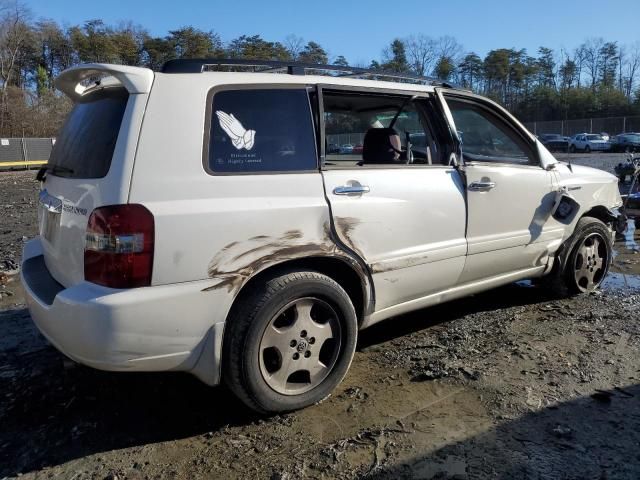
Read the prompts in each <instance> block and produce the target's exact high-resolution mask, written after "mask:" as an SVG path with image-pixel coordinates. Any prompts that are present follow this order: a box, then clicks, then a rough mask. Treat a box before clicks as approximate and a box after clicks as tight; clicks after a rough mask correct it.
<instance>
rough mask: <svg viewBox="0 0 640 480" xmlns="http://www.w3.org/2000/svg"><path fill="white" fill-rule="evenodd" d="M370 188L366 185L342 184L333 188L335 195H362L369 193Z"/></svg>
mask: <svg viewBox="0 0 640 480" xmlns="http://www.w3.org/2000/svg"><path fill="white" fill-rule="evenodd" d="M369 191H370V189H369V187H367V186H366V185H342V186H341V187H336V188H334V189H333V194H334V195H362V194H363V193H369Z"/></svg>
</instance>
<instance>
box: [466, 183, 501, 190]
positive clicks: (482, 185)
mask: <svg viewBox="0 0 640 480" xmlns="http://www.w3.org/2000/svg"><path fill="white" fill-rule="evenodd" d="M495 186H496V184H495V182H472V183H471V184H470V185H469V187H468V189H469V190H470V191H472V192H488V191H489V190H491V189H492V188H495Z"/></svg>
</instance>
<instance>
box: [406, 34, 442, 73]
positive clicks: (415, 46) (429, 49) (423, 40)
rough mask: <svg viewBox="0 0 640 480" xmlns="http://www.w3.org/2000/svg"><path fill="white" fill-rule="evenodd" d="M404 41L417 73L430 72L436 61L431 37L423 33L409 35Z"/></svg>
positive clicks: (410, 61) (410, 60)
mask: <svg viewBox="0 0 640 480" xmlns="http://www.w3.org/2000/svg"><path fill="white" fill-rule="evenodd" d="M404 43H405V46H406V49H407V57H409V58H408V59H409V63H410V64H411V67H412V68H413V70H414V71H415V72H416V73H417V74H418V75H425V74H427V73H430V72H431V71H432V70H433V67H434V66H435V64H436V61H437V57H436V55H435V47H434V41H433V39H432V38H431V37H428V36H427V35H423V34H419V35H411V36H410V37H408V38H407V39H406V40H405V42H404Z"/></svg>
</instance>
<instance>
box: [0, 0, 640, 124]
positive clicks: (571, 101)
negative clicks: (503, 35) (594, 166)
mask: <svg viewBox="0 0 640 480" xmlns="http://www.w3.org/2000/svg"><path fill="white" fill-rule="evenodd" d="M212 27H215V25H212ZM471 47H472V46H471ZM201 57H210V58H213V57H218V58H220V57H224V58H238V59H260V60H282V61H299V62H307V63H317V64H328V63H330V64H335V65H342V66H347V65H350V63H349V61H348V59H346V58H345V57H344V56H342V55H340V52H328V51H326V50H325V49H324V48H323V47H322V45H320V44H319V43H318V42H315V41H313V40H308V39H303V38H302V37H300V36H298V35H296V34H295V33H289V32H283V37H282V38H281V39H275V40H274V39H264V38H262V37H261V36H260V35H255V34H254V35H250V34H247V35H241V36H239V37H237V38H234V39H230V40H225V39H222V38H221V37H220V35H219V34H217V33H216V31H215V29H213V28H212V30H208V31H204V30H201V29H198V28H194V27H193V26H182V27H179V28H176V29H175V30H171V31H169V32H167V33H166V35H164V36H154V35H151V34H150V33H149V30H147V29H146V28H145V27H143V26H139V25H137V24H136V23H135V22H134V21H128V22H122V23H120V24H118V25H107V24H105V23H104V22H103V21H102V20H100V19H89V20H87V21H86V22H84V23H83V24H82V25H71V26H68V25H61V24H60V23H57V22H55V21H53V20H48V19H42V18H39V17H38V16H37V14H36V13H34V12H32V11H30V9H29V8H28V6H27V5H26V4H23V3H19V2H18V3H16V2H15V1H9V0H4V1H1V0H0V135H1V136H4V137H20V136H28V137H46V136H54V135H55V134H56V132H57V131H58V129H59V128H60V126H61V123H62V121H63V120H64V116H65V114H66V113H67V112H68V111H69V109H70V108H71V105H70V103H69V101H68V100H67V99H66V98H65V97H64V96H62V95H61V94H60V93H59V92H57V91H56V90H55V86H54V79H55V78H56V76H57V75H58V74H59V73H60V72H62V71H63V70H65V69H66V68H69V67H71V66H73V65H77V64H80V63H87V62H103V63H118V64H124V65H137V66H144V67H148V68H152V69H154V70H158V69H160V67H161V66H162V64H163V63H164V62H165V61H167V60H170V59H175V58H201ZM351 66H354V67H367V68H372V69H378V70H385V71H393V72H411V73H415V74H419V75H427V76H433V77H436V78H438V79H440V80H443V81H446V82H450V83H452V84H457V85H459V86H461V87H464V88H467V89H471V90H473V91H475V92H477V93H480V94H483V95H487V96H489V97H491V98H493V99H494V100H496V101H498V102H499V103H501V104H502V105H504V106H505V107H507V108H508V109H509V110H510V111H511V112H512V113H514V114H515V115H516V116H517V117H518V118H520V120H522V121H544V120H567V119H575V118H587V117H607V116H622V115H640V41H638V42H636V43H635V44H631V45H623V44H619V43H618V42H617V41H615V40H611V39H609V40H607V39H603V38H600V37H589V38H586V39H585V40H584V41H582V43H580V44H579V45H578V46H576V47H575V48H573V49H572V50H565V49H564V48H562V49H560V48H556V49H554V48H551V47H549V46H541V47H539V48H538V50H537V51H536V52H532V53H529V52H527V50H525V49H518V48H514V47H509V48H496V49H493V50H491V51H489V52H488V53H486V55H484V57H482V56H481V55H479V54H477V53H475V52H474V51H473V49H472V48H471V49H470V48H469V47H468V46H463V45H461V44H460V43H459V42H458V41H457V40H456V38H455V37H453V36H442V37H439V38H433V37H430V36H428V35H425V34H423V33H416V34H414V35H409V36H407V37H405V38H395V39H389V43H388V45H387V46H386V47H384V48H383V49H382V51H381V52H379V55H378V58H374V59H372V60H371V62H370V63H368V64H351Z"/></svg>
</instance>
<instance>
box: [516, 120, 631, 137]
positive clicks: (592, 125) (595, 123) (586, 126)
mask: <svg viewBox="0 0 640 480" xmlns="http://www.w3.org/2000/svg"><path fill="white" fill-rule="evenodd" d="M524 125H525V126H526V127H527V128H528V129H529V130H530V131H531V132H533V133H534V134H535V135H542V134H544V133H558V134H560V135H564V136H565V137H571V136H572V135H575V134H577V133H603V132H606V133H608V134H609V135H618V134H619V133H628V132H640V116H635V117H607V118H583V119H577V120H552V121H548V122H525V124H524Z"/></svg>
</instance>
